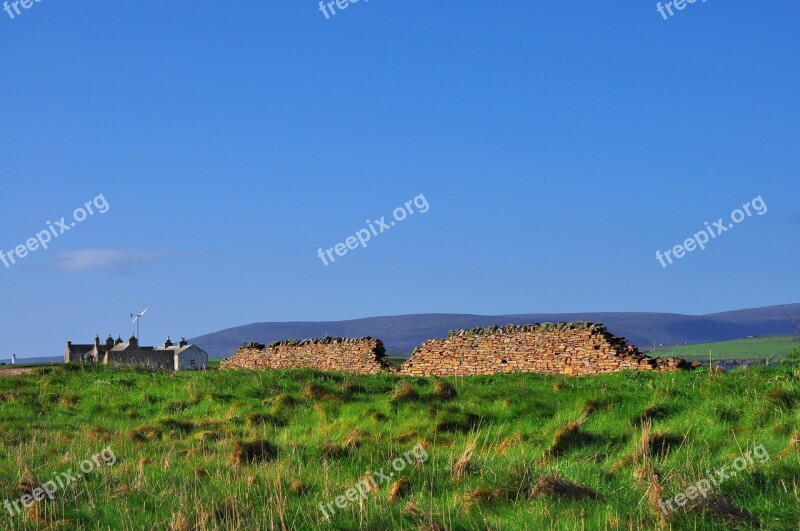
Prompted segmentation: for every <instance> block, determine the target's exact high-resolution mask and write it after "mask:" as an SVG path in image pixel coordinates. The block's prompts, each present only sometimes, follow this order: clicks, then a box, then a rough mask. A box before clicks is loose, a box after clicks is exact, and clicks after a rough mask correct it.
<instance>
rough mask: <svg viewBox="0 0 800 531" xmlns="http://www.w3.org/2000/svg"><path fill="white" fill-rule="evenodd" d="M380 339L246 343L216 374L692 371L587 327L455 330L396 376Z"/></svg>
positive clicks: (680, 362) (419, 350)
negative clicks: (255, 371)
mask: <svg viewBox="0 0 800 531" xmlns="http://www.w3.org/2000/svg"><path fill="white" fill-rule="evenodd" d="M385 356H386V354H385V350H384V347H383V343H382V342H381V341H380V340H379V339H373V338H369V337H367V338H360V339H342V338H325V339H306V340H302V341H295V340H289V341H280V342H275V343H272V344H270V345H269V346H265V345H261V344H258V343H245V344H244V345H242V346H241V347H240V348H239V349H238V350H237V351H236V352H235V353H234V355H233V356H232V357H230V358H228V359H226V360H223V361H222V363H221V365H220V368H222V369H299V368H311V369H319V370H323V371H337V372H349V373H356V374H375V373H379V372H399V373H401V374H406V375H410V376H469V375H479V374H484V375H485V374H498V373H513V372H536V373H542V374H564V375H572V376H586V375H592V374H602V373H610V372H618V371H626V370H633V371H669V370H678V369H689V368H692V366H691V365H689V364H688V363H687V362H686V361H685V360H682V359H678V358H667V359H662V358H650V357H647V356H645V355H644V354H642V353H640V352H639V351H638V350H637V349H636V347H634V346H632V345H628V344H627V343H626V342H625V338H622V337H616V336H614V335H613V334H611V333H609V332H608V330H606V328H605V326H603V325H600V324H594V323H558V324H550V323H545V324H536V325H526V326H515V325H509V326H505V327H498V326H495V327H490V328H476V329H472V330H454V331H452V332H450V334H449V335H448V337H447V338H445V339H431V340H428V341H426V342H425V343H423V344H422V346H421V347H417V348H416V349H415V350H414V352H413V353H412V355H411V358H410V359H409V360H408V361H407V362H406V363H405V364H404V365H403V366H402V367H401V368H400V370H399V371H398V370H397V369H395V368H394V367H393V366H392V365H391V364H390V363H389V362H388V361H387V360H386V359H385Z"/></svg>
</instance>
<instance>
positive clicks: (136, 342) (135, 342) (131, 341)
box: [128, 335, 139, 348]
mask: <svg viewBox="0 0 800 531" xmlns="http://www.w3.org/2000/svg"><path fill="white" fill-rule="evenodd" d="M128 344H129V345H130V346H132V347H137V348H138V347H139V340H138V339H136V336H134V335H131V338H130V339H129V340H128Z"/></svg>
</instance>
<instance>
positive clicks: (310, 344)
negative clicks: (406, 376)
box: [220, 337, 396, 374]
mask: <svg viewBox="0 0 800 531" xmlns="http://www.w3.org/2000/svg"><path fill="white" fill-rule="evenodd" d="M220 368H221V369H318V370H321V371H333V372H349V373H354V374H376V373H379V372H395V371H396V369H395V367H394V366H393V365H392V364H390V363H389V362H388V361H387V360H386V349H385V348H384V347H383V343H382V342H381V340H380V339H374V338H371V337H363V338H358V339H345V338H340V337H331V338H324V339H305V340H301V341H297V340H289V341H278V342H275V343H270V344H269V345H261V344H258V343H245V344H244V345H242V346H241V347H240V348H239V349H238V350H237V351H236V352H235V353H234V355H233V356H232V357H230V358H228V359H225V360H223V361H222V362H221V363H220Z"/></svg>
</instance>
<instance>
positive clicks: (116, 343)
mask: <svg viewBox="0 0 800 531" xmlns="http://www.w3.org/2000/svg"><path fill="white" fill-rule="evenodd" d="M114 344H115V345H120V344H122V338H121V337H120V336H117V340H116V341H114Z"/></svg>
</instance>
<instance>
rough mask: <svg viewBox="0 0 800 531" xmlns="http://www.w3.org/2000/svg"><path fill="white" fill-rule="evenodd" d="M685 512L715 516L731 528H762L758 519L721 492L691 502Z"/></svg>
mask: <svg viewBox="0 0 800 531" xmlns="http://www.w3.org/2000/svg"><path fill="white" fill-rule="evenodd" d="M684 511H686V512H695V513H701V514H706V515H708V516H713V517H714V518H718V519H720V520H722V521H724V522H725V523H726V524H728V525H729V526H731V527H738V526H742V525H745V526H749V527H753V528H758V527H760V524H759V521H758V518H756V517H755V516H753V515H751V514H750V513H748V512H747V511H745V510H744V509H740V508H739V507H736V505H734V504H733V502H732V501H731V500H730V499H729V498H728V497H726V496H724V495H723V494H721V493H720V492H711V493H709V494H708V496H701V497H699V498H698V499H696V500H693V501H690V502H689V503H688V504H687V505H686V507H684Z"/></svg>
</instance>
